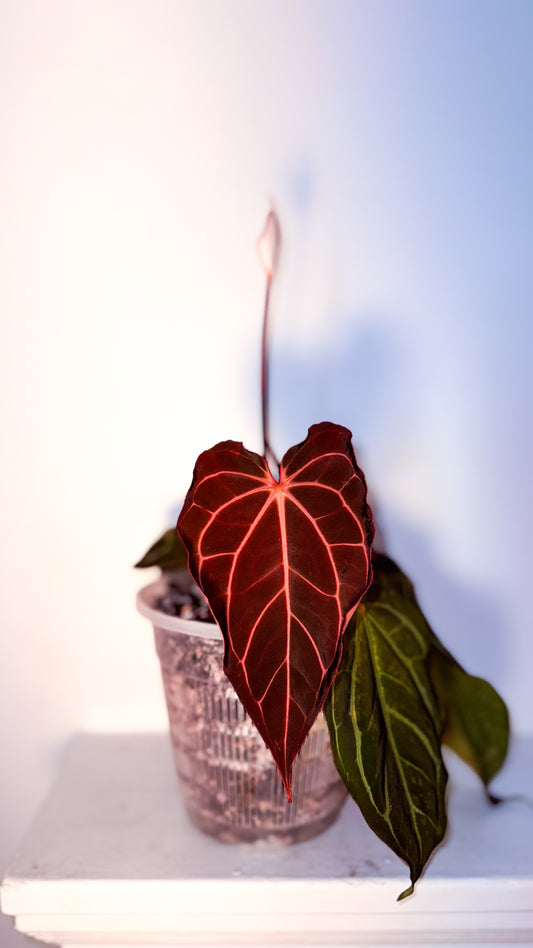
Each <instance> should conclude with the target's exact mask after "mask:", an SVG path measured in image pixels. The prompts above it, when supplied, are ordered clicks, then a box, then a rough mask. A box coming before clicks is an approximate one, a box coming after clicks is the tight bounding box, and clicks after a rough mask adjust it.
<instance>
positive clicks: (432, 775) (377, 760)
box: [325, 560, 447, 898]
mask: <svg viewBox="0 0 533 948" xmlns="http://www.w3.org/2000/svg"><path fill="white" fill-rule="evenodd" d="M389 563H392V561H389V560H386V563H385V564H384V565H385V566H387V565H388V564H389ZM392 566H394V564H392ZM409 590H411V592H412V587H411V586H410V584H409V581H408V580H407V579H406V578H405V577H403V574H399V575H398V574H397V572H395V571H394V570H391V571H390V575H389V573H388V571H387V569H386V568H384V569H383V570H380V569H379V568H378V569H376V570H375V573H374V581H373V584H372V586H371V588H370V590H369V591H368V593H367V594H366V596H365V597H364V599H363V602H362V604H361V606H359V609H358V610H357V612H356V614H355V616H354V618H353V619H352V621H351V622H350V625H349V626H348V629H347V632H346V635H345V639H344V652H343V658H342V662H341V665H340V668H339V671H338V673H337V675H336V678H335V680H334V683H333V686H332V688H331V691H330V694H329V697H328V700H327V703H326V708H325V711H326V718H327V720H328V724H329V729H330V735H331V743H332V748H333V754H334V757H335V761H336V764H337V767H338V769H339V772H340V773H341V776H342V777H343V779H344V781H345V783H346V786H347V787H348V790H349V792H350V793H351V795H352V797H353V798H354V800H355V801H356V803H357V804H358V805H359V807H360V808H361V811H362V813H363V816H364V817H365V819H366V821H367V823H368V824H369V826H370V827H371V829H373V830H374V832H375V833H376V834H377V835H378V836H379V837H380V838H381V839H382V840H384V842H385V843H387V844H388V845H389V846H390V847H391V849H393V850H394V852H395V853H397V854H398V855H399V856H400V857H401V858H402V859H404V860H405V862H407V864H408V865H409V867H410V870H411V882H412V885H411V886H410V888H409V889H407V890H406V891H405V892H404V893H402V895H401V896H400V898H403V897H404V896H406V895H409V894H410V893H411V892H412V890H413V885H414V883H415V882H416V880H417V879H418V877H419V876H420V874H421V872H422V870H423V868H424V865H425V864H426V862H427V860H428V858H429V856H430V855H431V853H432V851H433V850H434V848H435V846H437V845H438V843H439V842H440V841H441V840H442V838H443V836H444V833H445V830H446V810H445V789H446V781H447V774H446V769H445V767H444V764H443V761H442V756H441V750H440V744H441V737H442V730H443V724H444V721H443V716H442V713H441V711H440V708H439V705H438V702H437V700H436V696H435V693H434V690H433V686H432V683H431V680H430V678H429V674H428V653H429V647H430V644H429V639H428V632H427V623H426V622H425V619H424V617H423V615H422V613H421V612H420V610H419V608H418V606H417V605H416V602H414V603H413V601H411V596H409V595H407V593H408V592H409Z"/></svg>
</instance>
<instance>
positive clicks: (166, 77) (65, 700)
mask: <svg viewBox="0 0 533 948" xmlns="http://www.w3.org/2000/svg"><path fill="white" fill-rule="evenodd" d="M532 27H533V8H532V6H531V4H529V3H527V2H526V0H524V2H520V0H507V2H506V3H502V2H491V0H470V2H469V3H468V4H465V3H464V2H463V0H457V2H455V0H448V2H447V3H441V4H438V3H427V2H423V0H420V2H415V0H412V2H411V0H372V2H370V0H366V2H358V0H346V2H342V0H336V2H335V0H301V2H300V0H270V2H267V3H264V2H261V3H260V2H259V0H250V2H247V0H220V2H219V0H190V2H188V0H187V2H183V0H176V2H163V0H159V2H152V0H150V2H148V0H146V2H141V0H132V2H127V0H124V2H116V0H92V2H82V0H64V2H61V0H47V2H46V3H44V2H40V0H4V2H3V3H2V4H1V5H0V134H1V148H0V189H1V195H0V207H1V218H0V248H1V253H0V261H1V263H0V265H1V268H2V276H1V281H0V312H1V327H2V333H1V339H2V343H1V346H0V353H1V354H0V385H1V388H2V402H1V404H2V411H1V419H2V420H1V424H2V429H1V444H2V447H3V457H4V460H3V462H2V465H1V469H0V478H1V481H0V482H1V486H2V511H3V513H2V523H3V529H2V537H3V542H2V545H1V550H0V556H1V561H2V562H1V568H2V584H1V585H2V598H1V603H0V622H1V634H2V656H3V658H2V668H3V674H2V688H1V691H0V727H1V736H2V758H3V761H4V772H3V777H2V780H1V782H0V794H1V800H0V842H1V846H2V850H1V852H0V863H1V865H3V864H5V862H6V861H7V859H8V857H9V855H10V853H11V851H12V849H13V846H14V845H15V843H16V840H17V839H18V837H19V836H20V834H21V832H22V831H23V829H24V828H25V826H26V824H27V822H28V820H29V818H30V815H31V813H32V812H33V810H34V808H35V806H36V805H37V803H38V801H39V800H40V799H41V797H42V795H43V793H44V792H45V790H46V788H47V787H48V785H49V784H50V782H51V780H52V779H53V776H54V774H55V773H56V770H57V767H58V765H59V762H60V760H61V758H62V755H63V754H64V752H65V749H66V748H67V746H68V742H69V740H70V738H71V736H72V735H73V734H74V733H75V732H76V731H79V730H80V729H83V728H109V729H120V728H124V727H126V728H136V727H153V726H159V725H164V720H165V719H164V711H163V706H162V697H161V692H160V687H159V680H158V670H157V667H156V664H155V659H154V658H153V650H152V643H151V638H150V631H149V629H148V628H147V627H146V624H145V622H144V620H142V619H141V618H140V617H138V616H137V615H136V613H135V611H134V607H133V598H134V593H135V590H136V588H137V587H138V586H139V585H140V584H141V582H142V581H143V580H144V579H145V576H143V575H142V574H136V573H134V572H133V570H132V569H131V564H132V563H133V562H134V561H135V560H136V559H137V558H138V557H139V556H140V554H141V553H142V552H143V551H144V549H145V548H146V547H147V546H148V545H149V543H150V542H151V541H152V540H153V539H154V538H155V536H156V535H157V533H158V531H160V530H161V529H162V528H163V527H165V526H166V525H167V524H170V523H171V522H172V520H173V518H174V516H175V513H176V509H177V504H178V501H179V499H180V497H182V496H183V494H184V492H185V490H186V489H187V486H188V483H189V479H190V475H191V472H192V467H193V463H194V461H195V458H196V456H197V454H198V453H199V451H200V450H202V449H203V448H205V447H208V446H210V445H211V444H213V443H214V442H215V441H217V440H220V439H222V438H226V437H232V438H236V439H238V440H240V439H242V440H244V441H245V443H246V444H247V446H248V447H250V448H253V449H260V446H261V432H260V427H259V425H260V415H259V392H258V389H259V386H258V355H259V353H258V348H259V334H260V315H261V307H262V293H263V278H262V275H261V271H260V268H259V265H258V262H257V260H256V254H255V239H256V237H257V235H258V233H259V231H260V229H261V227H262V224H263V220H264V216H265V214H266V212H267V210H268V207H269V201H270V199H271V198H273V199H274V200H275V202H276V206H277V208H278V211H279V214H280V217H281V220H282V224H283V228H284V236H285V243H284V257H283V269H282V273H281V274H280V279H279V281H278V284H277V287H276V294H275V300H274V303H275V307H274V310H275V312H274V324H273V327H272V328H273V366H272V389H273V391H272V429H273V440H274V443H275V446H276V448H277V450H278V452H279V453H283V452H284V450H285V449H286V448H288V447H289V446H290V445H291V444H292V443H294V442H295V441H298V440H301V439H302V438H303V437H304V436H305V433H306V431H307V428H308V426H309V425H310V424H312V423H314V422H316V421H320V420H323V419H325V418H327V419H329V420H332V421H337V422H341V423H345V424H347V425H349V426H350V427H351V428H352V430H353V431H354V436H355V442H356V448H357V449H358V452H359V455H360V460H361V462H362V464H363V466H364V467H365V470H366V472H367V476H368V480H369V482H370V484H371V487H372V489H373V493H374V494H375V496H376V498H377V501H378V507H379V511H380V515H381V521H382V525H383V528H384V530H385V533H386V536H387V541H388V545H389V549H390V552H391V553H392V554H393V555H395V556H396V557H397V558H398V559H399V560H400V561H401V562H402V563H403V564H404V566H405V567H406V568H408V569H409V571H410V572H411V575H412V576H413V578H414V579H415V581H416V583H417V588H418V590H419V593H420V596H421V598H422V600H423V602H424V604H425V606H426V607H427V611H428V614H429V617H430V619H431V621H432V622H433V625H434V626H435V628H436V630H437V631H438V632H439V633H440V634H441V635H442V637H443V638H444V639H445V641H446V642H447V643H448V645H449V646H450V647H451V648H452V650H454V651H455V652H456V653H457V655H458V657H459V658H461V659H462V660H463V661H464V662H465V663H466V664H467V666H468V667H469V668H470V669H471V670H474V671H477V672H478V673H480V674H484V675H485V676H488V677H490V678H491V680H492V681H493V682H494V683H495V684H496V685H497V686H498V688H499V689H500V690H501V691H502V693H503V694H504V695H505V697H506V698H507V699H508V701H509V704H510V706H511V709H512V712H513V717H514V721H515V727H516V728H517V729H519V730H531V728H532V726H533V706H532V703H531V700H530V689H531V686H530V680H531V661H532V657H533V656H532V646H531V618H530V603H529V600H530V586H531V579H530V575H531V556H530V536H531V530H532V527H533V521H532V506H533V505H532V499H531V489H530V483H531V464H532V460H533V438H532V431H531V405H532V394H533V393H532V388H533V386H532V382H531V371H530V366H529V364H530V360H531V355H532V348H531V343H532V335H533V333H532V328H531V326H532V314H531V302H532V282H533V277H532V268H531V260H530V256H531V246H532V238H533V225H532V219H533V215H532V211H533V201H532V176H531V168H532V167H533V155H532V151H533V148H532V140H533V130H532V129H533V126H532V116H531V102H532V101H533V75H532V62H533V56H532V52H533V50H532V42H531V36H532ZM4 924H5V926H6V928H5V932H4V928H1V929H0V932H1V933H2V944H3V945H6V946H7V945H9V946H11V945H13V946H18V945H19V943H20V939H19V938H18V937H17V936H10V935H9V934H8V931H7V929H8V927H9V922H7V920H4Z"/></svg>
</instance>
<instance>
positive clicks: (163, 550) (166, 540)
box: [135, 527, 187, 572]
mask: <svg viewBox="0 0 533 948" xmlns="http://www.w3.org/2000/svg"><path fill="white" fill-rule="evenodd" d="M148 566H159V567H160V568H161V569H162V570H163V571H164V572H166V571H167V570H171V569H184V568H186V567H187V550H186V549H185V546H184V545H183V541H182V539H181V537H180V535H179V533H178V531H177V530H176V528H175V527H173V528H171V529H170V530H166V531H165V533H164V534H163V536H162V537H159V540H156V542H155V543H154V544H153V546H151V547H150V549H149V550H148V551H147V552H146V553H145V554H144V556H143V557H142V559H140V560H139V562H138V563H136V564H135V567H136V568H137V569H145V568H146V567H148Z"/></svg>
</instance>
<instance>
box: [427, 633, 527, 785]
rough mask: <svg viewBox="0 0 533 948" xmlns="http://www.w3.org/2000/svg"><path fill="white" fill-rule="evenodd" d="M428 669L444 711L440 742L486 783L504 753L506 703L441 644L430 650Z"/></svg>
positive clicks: (506, 738)
mask: <svg viewBox="0 0 533 948" xmlns="http://www.w3.org/2000/svg"><path fill="white" fill-rule="evenodd" d="M430 670H431V677H432V680H433V683H434V686H435V690H436V692H437V695H438V697H439V701H440V703H441V705H442V707H443V708H444V711H445V714H446V727H445V730H444V736H443V741H444V743H445V744H447V745H448V746H449V747H451V749H452V750H454V751H455V753H456V754H458V755H459V757H461V758H462V759H463V760H464V761H466V763H467V764H469V765H470V766H471V767H472V768H473V770H475V772H476V773H477V774H478V775H479V777H480V778H481V780H482V781H483V783H484V784H485V786H487V784H488V783H489V782H490V781H491V780H492V778H493V777H494V775H495V774H496V773H497V772H498V770H499V769H500V767H501V766H502V764H503V762H504V760H505V757H506V754H507V747H508V743H509V715H508V712H507V708H506V706H505V702H504V701H503V700H502V699H501V698H500V696H499V694H498V693H497V692H496V691H495V690H494V688H493V687H492V685H489V683H488V682H487V681H484V680H483V678H474V677H473V675H469V674H467V672H465V671H464V670H463V669H462V668H461V666H460V665H458V664H457V662H456V661H455V660H454V659H453V658H452V656H451V655H450V654H449V653H448V652H447V651H446V650H445V649H443V648H442V647H441V646H440V643H436V644H434V645H433V647H432V649H431V664H430Z"/></svg>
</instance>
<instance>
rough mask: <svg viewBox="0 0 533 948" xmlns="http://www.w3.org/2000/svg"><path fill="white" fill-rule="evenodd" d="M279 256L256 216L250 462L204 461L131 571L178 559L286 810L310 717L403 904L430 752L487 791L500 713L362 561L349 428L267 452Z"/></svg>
mask: <svg viewBox="0 0 533 948" xmlns="http://www.w3.org/2000/svg"><path fill="white" fill-rule="evenodd" d="M279 248H280V231H279V224H278V220H277V217H276V215H275V213H274V212H273V211H271V212H270V214H269V216H268V218H267V223H266V226H265V230H264V232H263V234H262V236H261V238H260V241H259V251H260V256H261V259H262V261H263V265H264V269H265V273H266V298H265V309H264V318H263V334H262V372H261V375H262V385H261V391H262V415H263V441H264V450H263V454H262V455H259V454H256V453H254V452H252V451H249V450H248V449H247V448H245V447H244V446H243V444H242V443H241V442H238V441H223V442H221V443H219V444H217V445H215V446H214V447H213V448H210V449H209V450H207V451H204V452H203V453H202V454H201V455H200V456H199V458H198V460H197V461H196V465H195V468H194V474H193V479H192V483H191V486H190V488H189V491H188V493H187V495H186V497H185V501H184V504H183V508H182V510H181V513H180V515H179V519H178V524H177V533H176V531H174V530H173V531H167V533H166V534H165V535H164V536H163V537H162V538H161V540H160V541H158V543H157V544H155V545H154V547H152V548H151V550H150V551H149V553H148V554H147V555H146V556H145V557H144V559H143V560H142V561H141V563H140V564H138V565H142V566H147V565H152V564H155V563H157V564H159V565H161V566H162V567H163V568H164V569H165V568H172V567H174V566H177V565H183V563H184V561H185V550H186V554H187V559H188V568H189V571H190V573H191V575H192V577H193V579H194V580H195V582H196V583H197V584H198V586H199V587H200V588H201V590H202V591H203V593H204V595H205V597H206V598H207V600H208V603H209V605H210V608H211V611H212V614H213V616H214V618H215V619H216V621H217V623H218V625H219V626H220V629H221V631H222V635H223V638H224V644H225V656H224V670H225V673H226V675H227V677H228V678H229V680H230V681H231V683H232V685H233V687H234V689H235V691H236V693H237V695H238V696H239V698H240V700H241V702H242V704H243V705H244V708H245V709H246V711H247V713H248V714H249V716H250V717H251V719H252V720H253V722H254V724H255V725H256V727H257V729H258V731H259V733H260V734H261V736H262V738H263V740H264V741H265V743H266V745H267V746H268V747H269V749H270V751H271V753H272V756H273V759H274V761H275V763H276V765H277V768H278V770H279V773H280V777H281V780H282V781H283V784H284V787H285V790H286V793H287V796H288V798H289V800H290V798H291V770H292V766H293V763H294V760H295V758H296V756H297V754H298V752H299V751H300V749H301V747H302V744H303V742H304V741H305V738H306V736H307V734H308V732H309V729H310V728H311V726H312V724H313V722H314V721H315V719H316V717H317V715H318V714H320V713H321V712H322V711H324V712H325V715H326V719H327V722H328V726H329V731H330V737H331V747H332V750H333V756H334V759H335V763H336V766H337V768H338V770H339V773H340V774H341V776H342V778H343V780H344V782H345V784H346V787H347V788H348V791H349V793H350V794H351V796H352V797H353V799H354V800H355V802H356V803H357V804H358V806H359V808H360V810H361V812H362V814H363V816H364V818H365V819H366V821H367V823H368V824H369V826H370V827H371V828H372V829H373V830H374V831H375V833H376V834H377V835H378V836H379V837H380V838H381V839H382V840H383V841H384V842H385V843H386V844H387V845H388V846H390V848H391V849H392V850H393V851H394V852H395V853H397V854H398V856H400V857H401V858H402V859H403V860H404V861H405V862H406V863H407V865H408V866H409V869H410V876H411V884H410V886H409V887H408V888H407V889H406V890H405V892H403V893H402V894H401V896H400V898H403V897H404V896H406V895H409V894H411V892H412V891H413V886H414V883H415V882H416V880H417V879H418V877H419V876H420V874H421V872H422V870H423V868H424V866H425V864H426V862H427V860H428V858H429V856H430V855H431V853H432V852H433V850H434V849H435V847H436V846H437V845H438V844H439V843H440V842H441V840H442V838H443V836H444V834H445V830H446V800H445V794H446V783H447V773H446V768H445V765H444V761H443V757H442V745H443V744H447V745H448V746H449V747H451V748H452V749H453V750H454V751H455V752H456V753H457V754H459V755H460V756H461V757H462V758H463V759H464V760H465V761H466V762H467V763H468V764H470V766H471V767H473V768H474V770H475V771H476V772H477V774H478V775H479V777H480V778H481V780H482V782H483V784H484V785H485V787H488V784H489V782H490V780H491V779H492V777H493V776H494V775H495V774H496V773H497V771H498V770H499V768H500V767H501V765H502V763H503V761H504V759H505V755H506V751H507V744H508V737H509V720H508V714H507V709H506V707H505V704H504V702H503V701H502V699H501V698H500V697H499V696H498V694H497V693H496V692H495V691H494V689H493V688H492V687H491V685H489V684H488V683H487V682H485V681H483V680H482V679H480V678H474V677H472V676H471V675H469V674H467V673H466V672H465V671H464V670H463V669H462V668H461V667H460V665H459V664H458V663H457V662H456V661H455V660H454V658H453V657H452V656H451V655H450V653H449V652H448V651H447V650H446V649H445V648H444V646H443V645H442V644H441V643H440V642H439V640H438V638H437V637H436V635H435V633H434V632H433V631H432V629H431V628H430V626H429V625H428V623H427V621H426V619H425V617H424V615H423V613H422V611H421V609H420V606H419V604H418V602H417V599H416V596H415V592H414V589H413V586H412V584H411V582H410V581H409V579H408V578H407V577H406V576H405V575H404V574H403V573H402V571H401V570H400V568H399V567H398V566H397V565H396V564H395V563H394V562H393V561H392V560H391V559H390V558H389V557H387V556H385V555H384V554H382V553H378V552H375V551H373V549H372V544H373V537H374V525H373V518H372V513H371V510H370V507H369V505H368V500H367V488H366V483H365V478H364V475H363V473H362V471H361V469H360V468H359V466H358V464H357V460H356V457H355V454H354V450H353V447H352V436H351V432H350V431H348V429H347V428H344V427H342V426H341V425H337V424H332V423H331V422H321V423H320V424H315V425H313V426H312V427H311V428H309V431H308V434H307V437H306V438H305V440H303V441H302V442H301V443H300V444H298V445H296V446H294V447H292V448H290V449H289V450H288V451H287V452H286V454H285V455H284V457H283V458H282V460H281V462H278V461H277V459H276V456H275V455H274V452H273V450H272V448H271V444H270V438H269V425H268V360H267V320H268V311H269V299H270V289H271V284H272V279H273V276H274V273H275V270H276V264H277V258H278V254H279ZM180 538H181V541H182V542H180ZM182 544H183V545H182ZM184 548H185V549H184ZM487 796H488V798H489V799H490V800H492V801H494V800H495V798H494V797H492V796H491V795H490V794H489V793H488V790H487Z"/></svg>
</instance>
